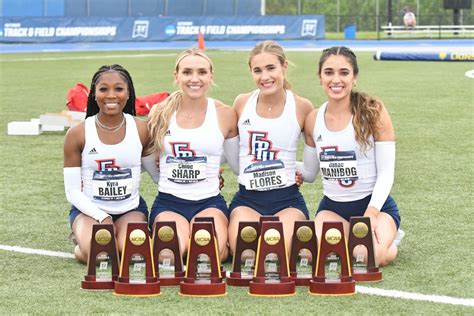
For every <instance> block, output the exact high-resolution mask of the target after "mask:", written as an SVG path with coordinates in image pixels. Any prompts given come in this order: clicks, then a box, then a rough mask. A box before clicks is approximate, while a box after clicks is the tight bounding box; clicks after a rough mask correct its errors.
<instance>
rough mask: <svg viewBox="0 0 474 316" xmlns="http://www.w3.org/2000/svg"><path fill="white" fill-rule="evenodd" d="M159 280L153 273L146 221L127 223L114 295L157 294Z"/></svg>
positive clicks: (158, 293) (158, 292) (153, 267)
mask: <svg viewBox="0 0 474 316" xmlns="http://www.w3.org/2000/svg"><path fill="white" fill-rule="evenodd" d="M160 294H161V292H160V281H158V278H157V277H156V274H155V266H154V264H153V254H152V251H151V240H150V236H149V233H148V225H147V223H146V222H140V223H128V226H127V237H126V238H125V243H124V247H123V251H122V261H121V264H120V275H119V277H118V280H117V281H116V282H115V291H114V295H119V296H121V295H123V296H158V295H160Z"/></svg>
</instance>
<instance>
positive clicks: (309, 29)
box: [301, 20, 318, 36]
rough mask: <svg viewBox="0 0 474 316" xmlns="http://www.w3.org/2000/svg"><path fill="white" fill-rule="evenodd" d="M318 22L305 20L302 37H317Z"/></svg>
mask: <svg viewBox="0 0 474 316" xmlns="http://www.w3.org/2000/svg"><path fill="white" fill-rule="evenodd" d="M317 29H318V20H303V24H302V26H301V36H316V30H317Z"/></svg>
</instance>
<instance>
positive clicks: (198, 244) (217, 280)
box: [179, 222, 227, 297]
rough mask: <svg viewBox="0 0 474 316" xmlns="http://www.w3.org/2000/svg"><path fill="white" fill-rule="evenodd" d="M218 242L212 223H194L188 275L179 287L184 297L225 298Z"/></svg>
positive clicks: (188, 260) (189, 250) (188, 258)
mask: <svg viewBox="0 0 474 316" xmlns="http://www.w3.org/2000/svg"><path fill="white" fill-rule="evenodd" d="M220 265H221V263H220V260H219V253H218V250H217V240H216V238H215V235H214V225H213V224H212V222H194V223H193V226H192V231H191V237H190V239H189V247H188V256H187V262H186V274H185V276H184V279H183V281H181V283H180V285H179V294H180V295H184V296H207V297H208V296H224V295H227V292H226V284H225V282H224V281H223V279H222V273H221V268H220Z"/></svg>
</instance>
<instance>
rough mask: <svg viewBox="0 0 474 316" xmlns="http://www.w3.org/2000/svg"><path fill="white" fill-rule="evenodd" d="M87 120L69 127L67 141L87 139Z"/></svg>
mask: <svg viewBox="0 0 474 316" xmlns="http://www.w3.org/2000/svg"><path fill="white" fill-rule="evenodd" d="M85 126H86V123H85V121H82V122H80V123H79V124H76V125H74V126H73V127H71V128H69V129H68V130H67V132H66V136H65V140H67V141H75V140H77V141H78V140H81V139H85V133H86V132H85V130H86V129H85Z"/></svg>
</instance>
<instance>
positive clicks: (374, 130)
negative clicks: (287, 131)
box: [301, 46, 400, 265]
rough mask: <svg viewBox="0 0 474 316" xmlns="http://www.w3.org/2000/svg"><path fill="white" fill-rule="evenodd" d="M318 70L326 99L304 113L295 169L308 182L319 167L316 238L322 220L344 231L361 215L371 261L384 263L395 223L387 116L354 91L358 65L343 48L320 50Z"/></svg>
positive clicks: (391, 255)
mask: <svg viewBox="0 0 474 316" xmlns="http://www.w3.org/2000/svg"><path fill="white" fill-rule="evenodd" d="M318 74H319V81H320V84H321V86H322V88H323V91H324V93H325V94H326V96H327V99H328V100H327V102H325V103H324V104H323V105H322V106H321V107H320V108H319V109H318V110H314V111H313V112H312V113H310V114H309V115H308V116H307V118H306V121H305V126H306V127H307V129H305V142H306V145H305V149H304V154H303V156H304V157H303V160H304V168H303V170H301V171H302V173H303V178H304V180H305V181H309V182H312V181H314V179H315V177H316V175H317V173H318V172H319V170H320V171H321V176H322V180H323V189H324V197H323V199H322V200H321V202H320V204H319V207H318V210H317V214H316V219H315V222H316V231H317V233H318V237H319V238H321V236H320V235H321V229H322V224H323V222H325V221H340V222H342V223H343V224H344V230H345V232H346V233H347V232H348V229H349V219H350V217H351V216H367V217H369V218H370V221H371V227H372V232H373V234H374V237H375V238H374V250H375V260H376V263H377V265H387V264H389V263H390V262H392V261H393V260H395V257H396V255H397V247H396V245H395V244H394V239H395V236H396V234H397V229H398V227H399V225H400V215H399V212H398V207H397V205H396V203H395V201H394V200H393V199H392V198H391V197H390V195H389V194H390V190H391V188H392V184H393V180H394V172H395V133H394V129H393V125H392V121H391V120H390V116H389V114H388V112H387V110H386V108H385V106H384V104H383V103H382V102H381V101H379V100H377V99H375V98H373V97H371V96H369V95H367V94H365V93H363V92H358V91H354V89H353V88H354V86H355V85H356V81H357V78H358V74H359V68H358V65H357V59H356V56H355V54H354V53H353V52H352V51H351V50H350V49H349V48H347V47H343V46H335V47H331V48H329V49H325V50H324V51H323V53H322V55H321V58H320V60H319V69H318Z"/></svg>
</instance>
